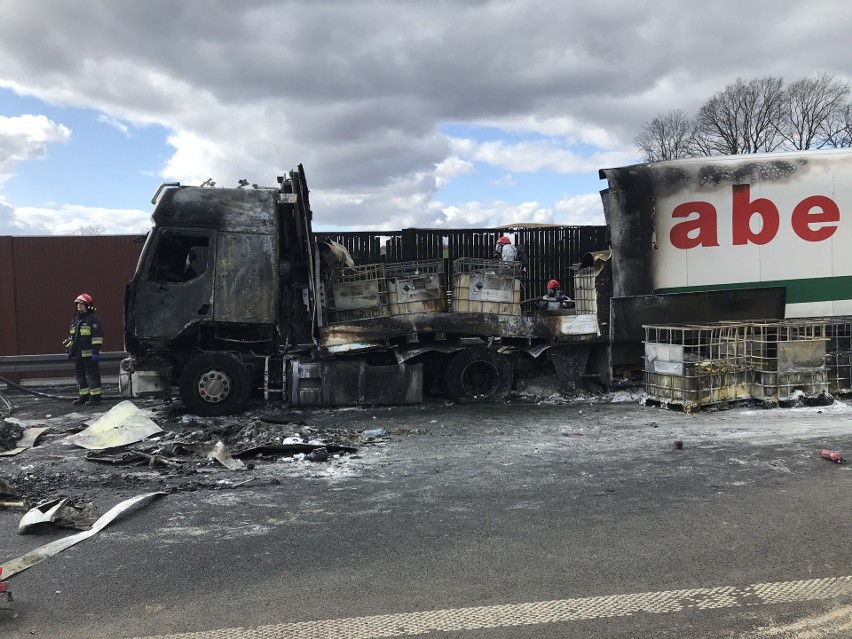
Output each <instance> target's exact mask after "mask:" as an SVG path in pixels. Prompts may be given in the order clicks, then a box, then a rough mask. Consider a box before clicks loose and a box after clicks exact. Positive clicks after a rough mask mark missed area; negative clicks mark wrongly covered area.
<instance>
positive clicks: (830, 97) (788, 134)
mask: <svg viewBox="0 0 852 639" xmlns="http://www.w3.org/2000/svg"><path fill="white" fill-rule="evenodd" d="M848 97H849V84H848V83H846V82H841V81H840V80H835V79H834V78H833V77H832V76H830V75H828V74H827V73H821V74H820V75H818V76H816V77H815V78H802V79H801V80H797V81H796V82H794V83H793V84H791V85H790V86H789V87H787V90H786V91H785V92H784V102H785V108H784V112H783V119H782V120H781V122H780V127H779V132H780V134H781V137H782V138H783V139H784V140H785V142H786V144H785V146H789V147H790V148H792V149H795V150H799V151H802V150H805V149H819V148H822V147H824V146H829V145H831V141H830V139H831V133H832V131H833V129H834V128H835V126H836V125H837V124H838V123H839V121H842V119H843V113H842V112H843V111H844V109H845V108H846V107H847V104H846V100H847V98H848ZM840 128H843V127H840ZM844 146H845V145H844Z"/></svg>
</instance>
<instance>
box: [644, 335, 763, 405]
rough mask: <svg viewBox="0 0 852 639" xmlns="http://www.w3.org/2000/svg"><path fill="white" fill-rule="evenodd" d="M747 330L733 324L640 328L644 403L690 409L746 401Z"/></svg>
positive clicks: (747, 389)
mask: <svg viewBox="0 0 852 639" xmlns="http://www.w3.org/2000/svg"><path fill="white" fill-rule="evenodd" d="M747 336H748V333H747V330H746V329H745V327H743V326H741V325H738V324H733V323H732V324H722V325H697V324H696V325H680V326H673V325H672V326H666V325H657V326H653V325H652V326H646V327H645V366H644V379H645V392H646V393H647V395H648V399H650V400H652V401H657V402H660V403H662V404H675V405H679V406H683V407H684V410H692V409H694V408H697V407H700V406H707V405H712V404H720V403H724V402H730V401H737V400H742V399H747V398H748V397H749V393H750V389H749V368H748V364H747V362H746V341H747Z"/></svg>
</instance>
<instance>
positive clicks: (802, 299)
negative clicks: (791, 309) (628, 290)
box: [655, 275, 852, 304]
mask: <svg viewBox="0 0 852 639" xmlns="http://www.w3.org/2000/svg"><path fill="white" fill-rule="evenodd" d="M774 286H783V287H786V289H787V304H807V303H811V302H832V301H834V300H848V299H852V276H850V275H845V276H842V277H812V278H808V279H800V280H773V281H769V282H731V283H728V284H704V285H701V286H678V287H673V288H660V289H657V290H656V291H655V292H656V293H696V292H698V291H725V290H731V289H741V288H770V287H774Z"/></svg>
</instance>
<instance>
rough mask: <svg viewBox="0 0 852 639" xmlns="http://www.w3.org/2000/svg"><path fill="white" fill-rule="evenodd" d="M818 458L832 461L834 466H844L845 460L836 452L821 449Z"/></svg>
mask: <svg viewBox="0 0 852 639" xmlns="http://www.w3.org/2000/svg"><path fill="white" fill-rule="evenodd" d="M819 456H820V457H822V458H823V459H827V460H828V461H833V462H834V463H836V464H845V463H846V460H845V459H843V457H842V456H841V455H840V453H839V452H837V451H836V450H828V449H827V448H823V449H822V450H821V451H819Z"/></svg>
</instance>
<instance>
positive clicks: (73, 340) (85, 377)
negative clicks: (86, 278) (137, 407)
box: [65, 295, 104, 405]
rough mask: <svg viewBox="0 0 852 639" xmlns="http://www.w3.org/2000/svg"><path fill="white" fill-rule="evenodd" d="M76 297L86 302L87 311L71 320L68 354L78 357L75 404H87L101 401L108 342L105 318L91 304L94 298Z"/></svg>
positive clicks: (78, 312)
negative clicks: (102, 364) (104, 351)
mask: <svg viewBox="0 0 852 639" xmlns="http://www.w3.org/2000/svg"><path fill="white" fill-rule="evenodd" d="M82 297H83V296H82V295H81V296H80V297H78V298H77V300H75V303H76V302H78V301H81V302H83V303H84V304H86V310H85V311H84V312H80V311H79V310H78V311H77V314H76V315H75V316H74V319H72V320H71V327H70V328H69V330H68V339H66V340H65V351H66V352H67V353H68V357H70V358H73V359H74V360H75V371H76V374H77V384H78V385H79V387H80V397H79V399H76V400H74V402H73V403H74V404H78V405H79V404H85V403H87V402H91V403H93V404H97V403H98V402H100V401H101V368H100V362H99V360H100V353H101V346H102V345H103V343H104V327H103V324H102V323H101V320H100V319H99V318H98V316H97V315H95V313H94V307H93V306H92V305H91V297H89V296H86V297H87V298H88V299H81V298H82Z"/></svg>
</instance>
